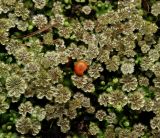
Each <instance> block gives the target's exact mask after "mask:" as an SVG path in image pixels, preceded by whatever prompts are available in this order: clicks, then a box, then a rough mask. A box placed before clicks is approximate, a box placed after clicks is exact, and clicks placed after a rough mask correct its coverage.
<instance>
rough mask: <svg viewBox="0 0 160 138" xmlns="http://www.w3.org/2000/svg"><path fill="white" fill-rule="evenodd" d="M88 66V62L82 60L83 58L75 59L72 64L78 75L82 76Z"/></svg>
mask: <svg viewBox="0 0 160 138" xmlns="http://www.w3.org/2000/svg"><path fill="white" fill-rule="evenodd" d="M87 68H88V64H87V62H85V61H83V60H80V61H77V62H76V63H75V64H74V72H75V73H76V74H77V75H78V76H82V75H83V73H84V72H85V71H86V70H87Z"/></svg>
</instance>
